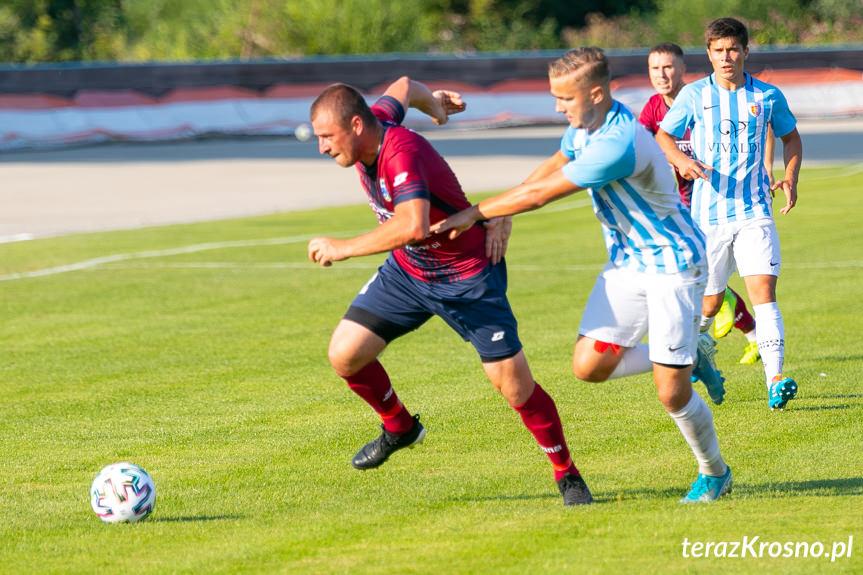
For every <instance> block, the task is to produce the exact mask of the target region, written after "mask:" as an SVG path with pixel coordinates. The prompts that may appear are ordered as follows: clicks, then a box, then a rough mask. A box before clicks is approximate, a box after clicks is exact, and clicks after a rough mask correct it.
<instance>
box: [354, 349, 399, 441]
mask: <svg viewBox="0 0 863 575" xmlns="http://www.w3.org/2000/svg"><path fill="white" fill-rule="evenodd" d="M342 378H343V379H344V380H345V381H346V382H348V387H350V388H351V390H352V391H353V392H354V393H356V394H357V395H359V396H360V397H362V398H363V399H364V400H365V402H366V403H368V404H369V405H370V406H371V407H372V409H374V410H375V412H376V413H377V414H378V415H380V416H381V420H383V422H384V428H385V429H386V430H387V431H389V432H390V433H398V434H402V433H405V432H407V431H409V430H410V429H411V428H412V427H413V425H414V419H413V417H411V414H410V413H408V410H407V409H405V406H404V405H402V402H401V401H400V400H399V398H398V396H397V395H396V392H395V390H394V389H393V386H392V385H391V384H390V378H389V376H388V375H387V372H386V370H385V369H384V366H382V365H381V363H380V362H379V361H378V360H375V361H373V362H371V363H370V364H368V365H367V366H365V367H364V368H362V369H361V370H359V371H358V372H356V373H355V374H353V375H346V376H342Z"/></svg>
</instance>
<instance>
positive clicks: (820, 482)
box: [594, 477, 863, 502]
mask: <svg viewBox="0 0 863 575" xmlns="http://www.w3.org/2000/svg"><path fill="white" fill-rule="evenodd" d="M685 491H686V489H685V488H684V487H680V488H676V487H675V488H669V489H627V490H624V491H622V492H621V493H620V494H618V496H617V497H602V496H600V497H596V495H595V494H594V498H595V499H596V500H597V501H612V502H613V501H621V500H623V501H626V500H631V499H645V498H646V499H667V498H672V497H676V498H677V499H680V498H681V497H683V495H684V494H685ZM735 495H741V496H744V497H746V498H747V499H750V498H751V499H767V498H770V499H775V498H777V497H781V498H791V497H798V496H813V495H814V496H820V497H836V496H841V495H863V477H847V478H841V479H813V480H810V481H785V482H780V483H761V484H756V483H738V482H735V483H734V489H733V490H732V492H731V497H734V496H735Z"/></svg>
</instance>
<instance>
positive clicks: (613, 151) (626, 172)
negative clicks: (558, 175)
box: [562, 123, 644, 188]
mask: <svg viewBox="0 0 863 575" xmlns="http://www.w3.org/2000/svg"><path fill="white" fill-rule="evenodd" d="M635 128H638V129H644V128H642V127H640V124H635V123H631V124H627V125H622V126H619V127H617V128H615V129H613V130H610V131H608V132H607V133H605V134H603V135H601V136H599V137H598V138H596V139H594V140H592V141H591V142H590V143H589V144H588V145H587V146H585V147H584V148H583V149H582V151H581V153H580V154H579V155H578V157H576V158H575V159H574V160H572V161H571V162H569V163H568V164H566V165H565V166H564V167H563V168H562V169H563V175H564V176H566V178H567V179H568V180H569V181H570V182H572V183H573V184H575V185H576V186H579V187H581V188H601V187H603V186H605V185H606V184H609V183H611V182H613V181H615V180H619V179H621V178H625V177H627V176H630V175H632V172H633V171H635V137H634V136H635V134H633V133H628V134H627V133H624V131H626V130H632V129H635Z"/></svg>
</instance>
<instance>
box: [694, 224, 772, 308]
mask: <svg viewBox="0 0 863 575" xmlns="http://www.w3.org/2000/svg"><path fill="white" fill-rule="evenodd" d="M704 234H705V236H706V237H707V264H708V278H707V288H706V289H705V290H704V295H716V294H720V293H725V287H726V286H727V285H728V280H729V278H730V277H731V274H732V273H734V269H735V267H736V268H737V273H739V274H740V277H746V276H756V275H766V276H779V268H780V266H781V264H782V258H781V257H780V251H779V233H778V232H777V231H776V222H774V221H773V218H755V219H752V220H743V221H739V222H728V223H726V224H720V225H716V226H710V227H709V228H708V229H706V230H704Z"/></svg>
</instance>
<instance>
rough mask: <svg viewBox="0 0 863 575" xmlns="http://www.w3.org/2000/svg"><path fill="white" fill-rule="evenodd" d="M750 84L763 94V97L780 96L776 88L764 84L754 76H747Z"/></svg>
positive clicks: (780, 91)
mask: <svg viewBox="0 0 863 575" xmlns="http://www.w3.org/2000/svg"><path fill="white" fill-rule="evenodd" d="M749 80H750V84H751V85H752V87H753V88H755V89H757V90H759V91H761V92H763V93H764V94H765V95H768V96H769V95H777V94H780V95H781V94H782V90H780V89H779V88H778V87H777V86H774V85H773V84H770V83H768V82H765V81H763V80H759V79H758V78H756V77H755V76H749Z"/></svg>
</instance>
